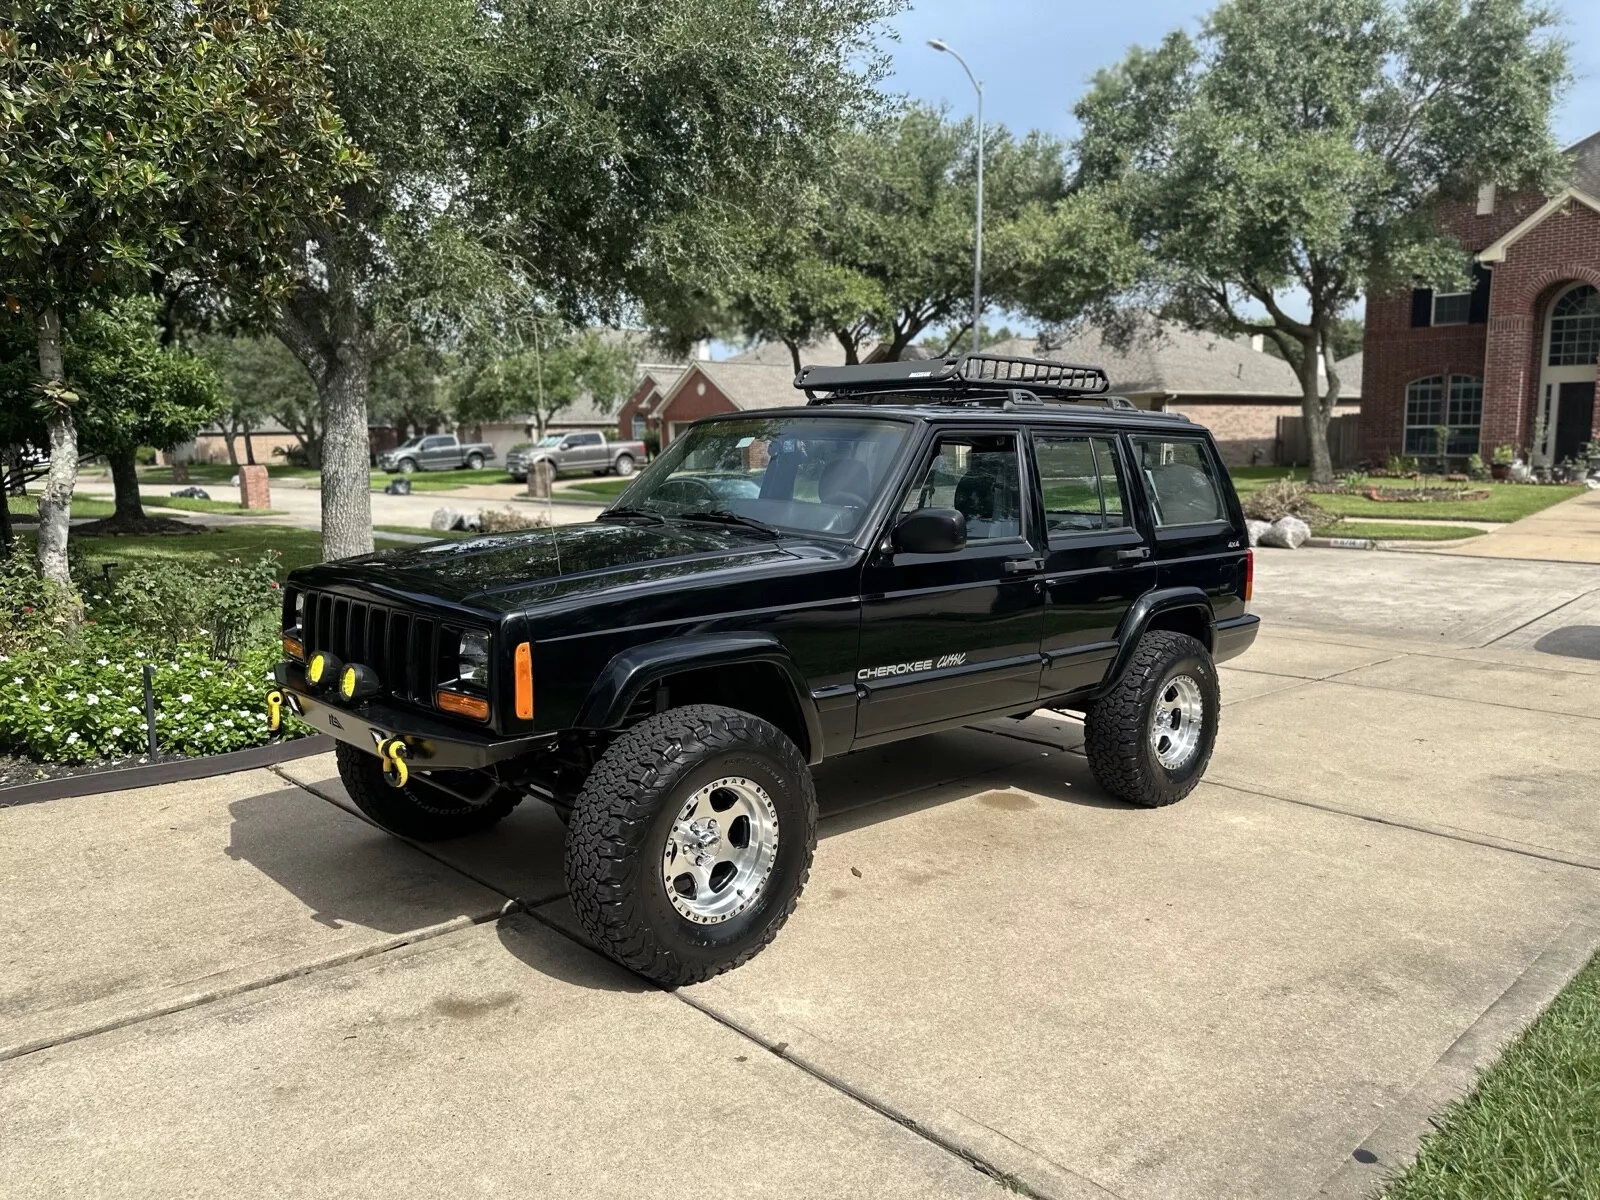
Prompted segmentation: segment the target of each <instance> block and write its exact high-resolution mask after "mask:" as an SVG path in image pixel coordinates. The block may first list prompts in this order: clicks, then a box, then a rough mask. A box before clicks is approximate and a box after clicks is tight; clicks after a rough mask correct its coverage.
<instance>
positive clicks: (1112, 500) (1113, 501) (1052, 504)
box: [1034, 436, 1128, 537]
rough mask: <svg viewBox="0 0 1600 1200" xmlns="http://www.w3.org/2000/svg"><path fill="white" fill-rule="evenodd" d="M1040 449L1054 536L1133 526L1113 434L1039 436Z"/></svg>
mask: <svg viewBox="0 0 1600 1200" xmlns="http://www.w3.org/2000/svg"><path fill="white" fill-rule="evenodd" d="M1034 454H1035V456H1036V457H1037V459H1038V463H1039V482H1040V485H1041V487H1042V488H1043V491H1044V518H1045V528H1046V529H1047V530H1048V531H1049V533H1050V535H1051V536H1052V537H1055V536H1059V535H1062V534H1072V533H1090V532H1094V531H1097V530H1102V529H1121V528H1122V527H1123V526H1125V525H1127V523H1128V518H1127V515H1126V511H1125V508H1124V506H1123V503H1122V483H1121V480H1120V479H1119V478H1118V476H1117V453H1116V446H1115V445H1114V444H1113V443H1112V441H1111V440H1110V439H1109V438H1091V437H1087V436H1083V437H1056V436H1048V437H1039V438H1036V439H1035V440H1034Z"/></svg>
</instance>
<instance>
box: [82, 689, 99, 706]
mask: <svg viewBox="0 0 1600 1200" xmlns="http://www.w3.org/2000/svg"><path fill="white" fill-rule="evenodd" d="M83 702H84V703H85V704H99V703H100V697H99V696H96V695H95V694H94V693H93V692H90V693H89V694H88V695H86V696H85V697H84V698H83Z"/></svg>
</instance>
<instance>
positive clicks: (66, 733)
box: [0, 626, 307, 763]
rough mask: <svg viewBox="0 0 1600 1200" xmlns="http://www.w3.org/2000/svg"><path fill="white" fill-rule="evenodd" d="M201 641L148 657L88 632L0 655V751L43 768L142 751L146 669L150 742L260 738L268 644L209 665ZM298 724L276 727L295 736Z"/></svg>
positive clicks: (201, 749)
mask: <svg viewBox="0 0 1600 1200" xmlns="http://www.w3.org/2000/svg"><path fill="white" fill-rule="evenodd" d="M208 650H209V647H208V646H207V645H206V644H204V643H200V644H196V645H190V646H184V647H182V648H180V649H178V650H176V651H175V652H174V653H171V654H169V655H166V656H163V657H160V658H157V657H156V656H154V655H151V654H148V653H146V652H145V651H143V650H138V649H130V648H129V646H128V644H127V642H126V641H124V640H122V639H120V638H118V637H117V636H116V635H115V634H113V633H111V632H109V631H103V630H101V629H100V627H98V626H86V627H85V628H84V630H83V631H82V633H81V635H80V636H79V637H78V638H77V639H76V641H75V643H74V644H73V645H72V648H71V649H70V650H67V649H65V648H64V647H62V646H56V647H51V648H48V649H33V650H29V651H25V652H22V653H18V654H11V655H4V656H0V672H4V674H3V675H0V746H3V747H4V749H5V750H6V751H8V752H10V753H13V754H21V755H26V756H28V757H30V758H36V759H40V760H42V761H45V762H69V763H78V762H88V761H91V760H93V759H99V758H121V757H124V756H127V755H133V754H140V753H143V752H144V751H145V750H146V749H147V743H146V734H145V724H144V666H145V664H146V663H151V664H153V665H154V668H155V677H154V679H153V680H152V689H153V691H154V693H155V698H156V740H157V744H158V746H159V748H160V749H161V750H164V751H170V752H174V753H178V754H186V755H198V754H220V753H222V752H223V751H225V750H243V749H245V748H246V747H249V746H259V745H261V744H262V743H264V742H265V741H266V740H267V739H268V737H269V736H270V733H269V730H268V729H267V716H266V709H265V707H264V703H263V701H264V697H265V695H266V692H267V688H268V686H269V684H268V681H269V680H270V678H271V674H272V666H273V664H274V663H275V662H276V661H277V657H278V650H277V647H276V646H274V645H271V644H259V645H257V646H255V647H252V648H251V649H250V650H249V651H248V652H247V653H246V654H245V655H244V656H243V657H242V658H241V659H240V660H239V661H238V662H235V663H226V662H219V661H218V660H217V659H215V658H213V657H211V655H210V653H209V652H208ZM305 732H307V731H306V730H305V727H304V726H300V725H293V726H292V727H291V726H290V725H286V727H285V729H284V736H286V737H297V736H300V735H302V734H303V733H305Z"/></svg>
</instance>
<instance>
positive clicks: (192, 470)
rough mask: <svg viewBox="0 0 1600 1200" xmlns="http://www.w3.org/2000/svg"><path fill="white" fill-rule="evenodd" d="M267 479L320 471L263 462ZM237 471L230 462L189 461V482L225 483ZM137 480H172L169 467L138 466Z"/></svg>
mask: <svg viewBox="0 0 1600 1200" xmlns="http://www.w3.org/2000/svg"><path fill="white" fill-rule="evenodd" d="M263 465H264V466H265V467H266V468H267V478H268V479H316V478H317V477H318V476H319V475H321V472H320V471H318V470H317V469H316V468H315V467H292V466H289V465H287V464H286V463H278V462H274V463H265V464H263ZM238 473H239V468H238V467H236V466H233V465H232V464H231V463H190V464H189V482H190V483H199V484H207V483H227V482H228V481H229V480H231V479H232V478H233V477H234V476H235V475H237V474H238ZM139 482H140V483H150V484H160V483H171V482H172V468H171V467H140V468H139Z"/></svg>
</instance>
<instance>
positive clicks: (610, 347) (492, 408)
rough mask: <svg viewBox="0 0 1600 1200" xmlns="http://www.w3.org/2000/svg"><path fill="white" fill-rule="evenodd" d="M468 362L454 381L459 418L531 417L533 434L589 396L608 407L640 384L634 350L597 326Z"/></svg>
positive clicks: (539, 434)
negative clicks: (608, 337)
mask: <svg viewBox="0 0 1600 1200" xmlns="http://www.w3.org/2000/svg"><path fill="white" fill-rule="evenodd" d="M548 332H549V331H547V333H546V336H530V338H529V342H530V343H531V345H530V346H529V347H527V348H524V349H518V350H513V351H511V352H510V353H508V354H505V355H503V356H500V357H496V358H490V359H487V360H485V361H482V362H479V363H475V364H473V365H470V366H468V367H467V368H466V369H465V370H463V371H462V373H461V374H460V376H459V377H458V378H457V381H456V418H457V420H459V421H460V422H461V423H462V424H476V423H478V422H482V421H504V420H507V419H508V418H512V417H520V416H527V417H529V418H531V420H532V424H533V429H534V435H535V436H536V437H540V438H542V437H544V431H545V429H546V427H547V426H548V425H549V424H550V421H551V420H552V419H553V418H555V417H556V416H557V415H558V414H560V413H562V412H564V411H565V410H566V409H568V408H570V407H571V406H572V405H573V404H575V403H577V402H578V401H579V400H581V399H582V398H583V397H585V396H588V397H589V398H590V399H591V400H592V401H593V403H594V406H595V407H596V408H597V409H599V410H600V411H601V412H610V411H611V410H612V409H613V408H615V407H616V406H617V405H619V404H621V403H622V402H623V401H624V400H626V399H627V398H628V396H629V395H630V394H632V392H633V389H634V387H635V385H636V383H637V379H636V377H635V366H636V363H635V359H634V353H633V350H632V349H631V348H630V346H629V345H628V343H627V342H626V341H620V340H611V341H608V340H607V339H606V338H605V337H603V336H602V335H601V333H600V332H599V331H598V330H595V329H585V330H581V331H579V332H577V333H573V334H569V335H566V336H560V335H559V333H558V334H557V336H556V337H554V338H553V339H548V340H547V335H548Z"/></svg>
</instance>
